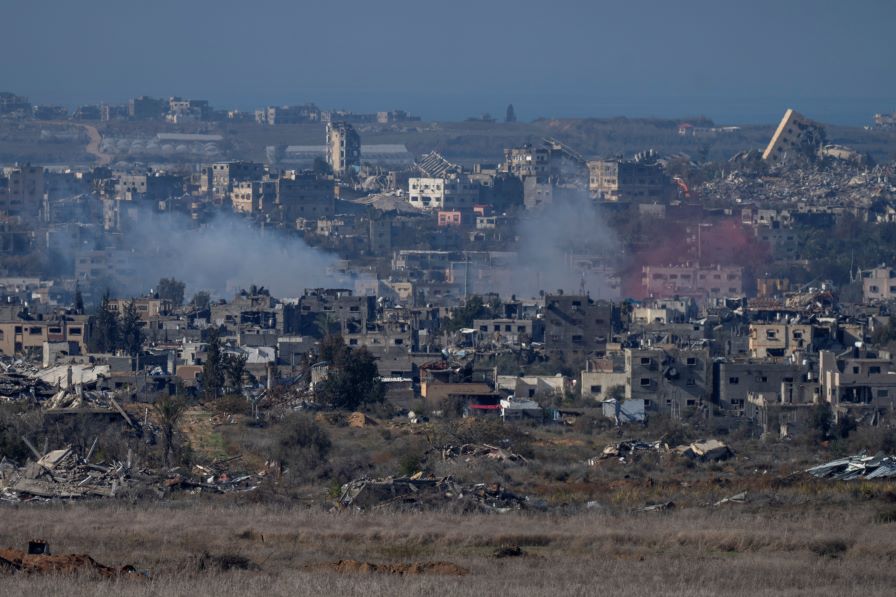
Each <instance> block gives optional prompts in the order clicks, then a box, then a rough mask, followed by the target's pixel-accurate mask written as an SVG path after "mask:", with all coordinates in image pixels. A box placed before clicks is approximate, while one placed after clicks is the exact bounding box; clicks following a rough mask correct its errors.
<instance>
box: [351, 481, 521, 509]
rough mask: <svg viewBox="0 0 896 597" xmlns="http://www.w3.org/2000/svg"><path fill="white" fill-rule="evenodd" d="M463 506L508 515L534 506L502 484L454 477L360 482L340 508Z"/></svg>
mask: <svg viewBox="0 0 896 597" xmlns="http://www.w3.org/2000/svg"><path fill="white" fill-rule="evenodd" d="M449 504H459V505H461V506H462V507H464V508H465V509H469V510H479V511H492V512H506V511H510V510H519V509H522V508H526V507H529V506H531V505H532V504H530V503H529V500H528V498H526V497H523V496H519V495H517V494H515V493H512V492H510V491H508V490H506V489H504V488H503V487H501V485H498V484H485V483H478V484H475V485H462V484H460V483H457V482H455V481H454V480H453V479H452V478H451V477H441V478H435V477H429V478H424V477H423V475H422V474H421V473H417V474H416V475H413V476H411V477H386V478H382V479H357V480H355V481H351V482H349V483H346V484H345V485H343V486H342V492H341V494H340V496H339V505H340V506H341V507H343V508H353V509H356V510H367V509H373V508H383V507H390V506H392V507H399V508H425V507H439V506H445V505H449Z"/></svg>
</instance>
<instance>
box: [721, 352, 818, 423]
mask: <svg viewBox="0 0 896 597" xmlns="http://www.w3.org/2000/svg"><path fill="white" fill-rule="evenodd" d="M809 375H810V373H809V371H808V370H807V369H806V368H805V367H803V366H802V365H799V364H796V363H792V362H768V361H752V360H747V361H731V362H719V363H716V364H715V365H714V374H713V378H714V389H713V397H714V401H715V402H716V404H717V405H718V406H719V408H721V409H722V411H723V412H725V413H728V414H733V415H738V416H743V415H744V411H745V408H746V405H747V401H748V398H749V395H750V394H751V393H753V394H766V395H771V394H775V395H778V396H780V395H781V393H782V392H784V391H785V390H786V389H788V388H792V387H793V384H799V383H800V382H802V381H805V380H807V379H808V376H809ZM788 395H789V393H788Z"/></svg>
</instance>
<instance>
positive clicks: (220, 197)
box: [207, 162, 265, 203]
mask: <svg viewBox="0 0 896 597" xmlns="http://www.w3.org/2000/svg"><path fill="white" fill-rule="evenodd" d="M264 173H265V172H264V164H259V163H256V162H220V163H217V164H212V167H211V171H210V172H209V173H208V178H209V181H208V182H209V184H208V185H207V189H208V192H209V195H210V196H211V198H212V199H214V200H215V201H217V202H218V203H223V202H224V201H225V200H227V198H228V197H230V193H231V191H233V184H234V183H236V182H238V181H244V180H261V179H262V178H264Z"/></svg>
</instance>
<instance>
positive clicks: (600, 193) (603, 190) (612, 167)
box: [588, 159, 673, 203]
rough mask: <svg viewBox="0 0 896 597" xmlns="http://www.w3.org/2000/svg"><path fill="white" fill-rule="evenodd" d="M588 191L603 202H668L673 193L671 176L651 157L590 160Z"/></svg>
mask: <svg viewBox="0 0 896 597" xmlns="http://www.w3.org/2000/svg"><path fill="white" fill-rule="evenodd" d="M588 191H589V192H590V193H591V195H592V197H595V198H597V199H602V200H604V201H635V202H640V203H645V202H651V203H652V202H658V203H661V202H665V201H667V200H668V199H669V197H670V196H671V193H672V191H673V186H672V182H671V179H670V178H669V176H668V175H666V173H665V171H664V170H663V168H662V167H661V166H660V165H659V164H657V163H655V162H651V161H648V160H643V161H635V160H620V159H610V160H591V161H589V162H588Z"/></svg>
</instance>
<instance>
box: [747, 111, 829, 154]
mask: <svg viewBox="0 0 896 597" xmlns="http://www.w3.org/2000/svg"><path fill="white" fill-rule="evenodd" d="M823 143H824V131H823V130H822V129H821V127H819V126H818V125H817V124H816V123H815V122H813V121H812V120H809V119H808V118H806V117H805V116H803V115H802V114H800V113H799V112H796V111H794V110H793V109H792V108H788V109H787V111H786V112H785V113H784V117H783V118H782V119H781V122H780V123H779V124H778V128H777V129H776V130H775V134H774V135H772V139H771V141H769V142H768V146H767V147H766V148H765V151H764V152H762V159H763V160H769V161H774V162H777V161H781V160H783V159H785V158H786V157H787V156H792V155H806V153H807V152H808V153H811V154H814V153H815V152H817V151H818V149H819V148H820V147H821V146H822V145H823Z"/></svg>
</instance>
